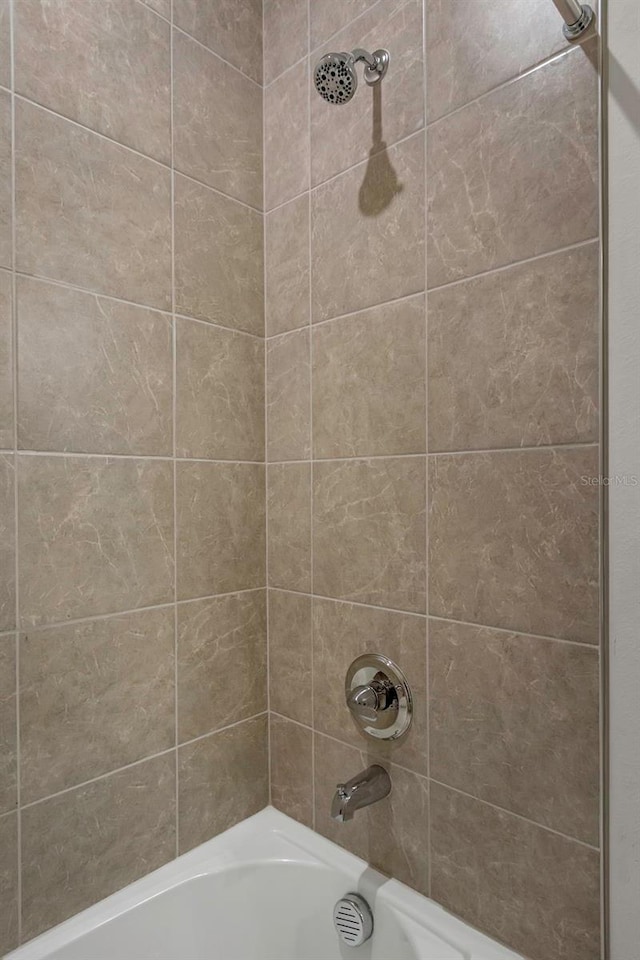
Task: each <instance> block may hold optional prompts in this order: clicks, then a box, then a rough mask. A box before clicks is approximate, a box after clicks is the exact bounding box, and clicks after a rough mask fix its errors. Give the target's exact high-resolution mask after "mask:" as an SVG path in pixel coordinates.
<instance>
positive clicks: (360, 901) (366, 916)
mask: <svg viewBox="0 0 640 960" xmlns="http://www.w3.org/2000/svg"><path fill="white" fill-rule="evenodd" d="M333 925H334V927H335V928H336V933H337V934H338V936H339V937H340V939H341V940H342V942H343V943H346V945H347V946H348V947H359V946H361V945H362V944H363V943H364V942H365V941H366V940H368V939H369V937H370V936H371V934H372V933H373V914H372V913H371V907H370V906H369V904H368V903H367V901H366V900H365V899H364V897H361V896H360V894H359V893H347V894H345V896H344V897H342V899H341V900H338V902H337V903H336V905H335V907H334V908H333Z"/></svg>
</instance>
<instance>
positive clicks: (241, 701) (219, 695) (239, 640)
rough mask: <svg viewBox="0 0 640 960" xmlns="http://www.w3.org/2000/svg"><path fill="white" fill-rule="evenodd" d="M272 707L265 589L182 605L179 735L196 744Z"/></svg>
mask: <svg viewBox="0 0 640 960" xmlns="http://www.w3.org/2000/svg"><path fill="white" fill-rule="evenodd" d="M266 709H267V610H266V597H265V591H264V590H258V591H256V592H250V593H235V594H230V595H228V596H226V597H215V598H214V599H212V600H194V601H192V602H190V603H181V604H180V605H179V606H178V735H179V741H180V742H184V741H185V740H192V739H193V738H194V737H200V736H202V734H204V733H209V732H210V731H212V730H218V729H219V728H220V727H225V726H228V725H229V724H231V723H236V722H237V721H238V720H244V719H246V718H247V717H253V716H255V714H256V713H260V712H261V711H264V710H266Z"/></svg>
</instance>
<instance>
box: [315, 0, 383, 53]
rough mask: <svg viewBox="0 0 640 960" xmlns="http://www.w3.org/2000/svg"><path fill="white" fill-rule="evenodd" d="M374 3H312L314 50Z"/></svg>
mask: <svg viewBox="0 0 640 960" xmlns="http://www.w3.org/2000/svg"><path fill="white" fill-rule="evenodd" d="M374 3H376V0H323V2H322V3H310V4H309V10H310V13H311V47H312V49H313V48H314V47H317V46H318V44H320V43H322V42H323V41H324V40H326V39H327V38H328V37H331V36H333V34H334V33H336V31H338V30H341V29H342V27H344V26H346V25H347V24H348V23H351V21H352V20H354V19H355V17H357V16H359V15H360V14H361V13H364V11H365V10H367V9H368V7H371V6H373V4H374Z"/></svg>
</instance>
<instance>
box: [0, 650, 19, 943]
mask: <svg viewBox="0 0 640 960" xmlns="http://www.w3.org/2000/svg"><path fill="white" fill-rule="evenodd" d="M17 760H18V741H17V725H16V638H15V636H14V635H13V634H8V635H5V636H0V814H3V813H6V812H7V811H8V810H13V808H14V807H15V805H16V803H17V799H18V797H17ZM0 941H1V936H0Z"/></svg>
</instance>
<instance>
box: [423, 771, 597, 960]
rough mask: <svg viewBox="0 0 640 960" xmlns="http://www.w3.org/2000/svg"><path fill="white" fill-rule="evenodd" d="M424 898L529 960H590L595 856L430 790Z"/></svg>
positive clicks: (594, 945)
mask: <svg viewBox="0 0 640 960" xmlns="http://www.w3.org/2000/svg"><path fill="white" fill-rule="evenodd" d="M431 861H432V862H431V895H432V897H433V898H434V899H435V900H438V901H439V902H440V903H442V904H443V905H444V906H445V907H446V908H447V909H448V910H451V911H452V912H453V913H456V914H458V916H461V917H462V918H463V920H467V921H468V922H469V923H471V924H473V926H475V927H479V928H480V929H481V930H484V931H485V932H486V933H488V934H489V935H490V936H493V937H497V938H498V939H499V940H502V941H503V942H504V943H506V944H508V945H509V946H511V947H513V948H514V949H515V950H518V951H520V950H521V951H522V952H523V953H524V954H525V955H526V956H528V957H531V958H532V960H598V958H599V957H600V936H599V915H600V896H599V889H598V888H599V855H598V852H597V850H593V849H590V848H589V847H585V846H583V845H582V844H579V843H575V842H574V841H573V840H566V839H564V838H563V837H560V836H558V835H557V834H555V833H549V832H548V831H547V830H544V829H543V828H542V827H538V826H535V825H534V824H532V823H527V822H526V821H524V820H521V819H519V818H517V817H513V816H511V814H509V813H504V812H502V811H501V810H496V809H494V808H493V807H489V806H487V805H486V804H484V803H480V802H479V801H477V800H473V799H472V798H471V797H465V796H462V795H461V794H459V793H455V792H453V791H451V790H447V789H446V788H445V787H441V786H439V785H438V784H435V783H432V784H431Z"/></svg>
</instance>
